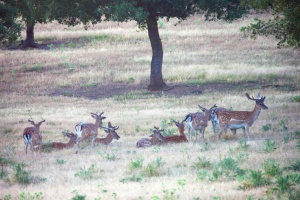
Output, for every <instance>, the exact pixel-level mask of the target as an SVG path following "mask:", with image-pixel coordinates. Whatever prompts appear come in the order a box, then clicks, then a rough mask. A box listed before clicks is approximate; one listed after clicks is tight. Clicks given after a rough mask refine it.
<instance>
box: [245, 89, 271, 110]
mask: <svg viewBox="0 0 300 200" xmlns="http://www.w3.org/2000/svg"><path fill="white" fill-rule="evenodd" d="M245 95H246V97H247V98H248V99H249V100H253V101H255V103H256V105H257V106H258V107H259V108H261V109H263V110H267V109H268V107H267V106H266V105H265V104H264V101H265V99H266V97H261V96H260V94H259V93H258V94H257V98H254V97H253V96H252V97H250V96H249V94H248V93H246V94H245Z"/></svg>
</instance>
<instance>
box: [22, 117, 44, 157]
mask: <svg viewBox="0 0 300 200" xmlns="http://www.w3.org/2000/svg"><path fill="white" fill-rule="evenodd" d="M28 122H30V123H31V124H32V125H33V127H27V128H25V129H24V130H23V139H24V143H25V144H26V150H25V152H26V155H27V148H28V145H30V150H31V153H32V154H33V153H34V147H35V146H38V149H39V151H41V145H42V135H41V133H40V126H41V125H42V123H43V122H45V120H43V121H40V122H39V123H37V124H35V123H34V121H32V120H28Z"/></svg>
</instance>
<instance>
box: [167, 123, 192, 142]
mask: <svg viewBox="0 0 300 200" xmlns="http://www.w3.org/2000/svg"><path fill="white" fill-rule="evenodd" d="M174 123H175V125H176V126H177V128H178V131H179V135H170V136H164V137H165V143H181V142H188V140H187V138H186V136H185V134H184V123H183V122H181V123H180V122H178V121H174Z"/></svg>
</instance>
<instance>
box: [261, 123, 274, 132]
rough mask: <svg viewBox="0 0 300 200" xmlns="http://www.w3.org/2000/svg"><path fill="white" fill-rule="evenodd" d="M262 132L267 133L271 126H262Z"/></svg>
mask: <svg viewBox="0 0 300 200" xmlns="http://www.w3.org/2000/svg"><path fill="white" fill-rule="evenodd" d="M261 129H262V131H264V132H266V131H269V130H271V129H272V125H271V124H266V125H263V126H262V127H261Z"/></svg>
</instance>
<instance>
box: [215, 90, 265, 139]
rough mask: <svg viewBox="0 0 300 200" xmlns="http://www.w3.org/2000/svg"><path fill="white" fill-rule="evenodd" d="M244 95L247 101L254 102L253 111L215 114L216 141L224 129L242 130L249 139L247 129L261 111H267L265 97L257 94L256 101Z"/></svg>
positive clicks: (223, 111) (228, 111)
mask: <svg viewBox="0 0 300 200" xmlns="http://www.w3.org/2000/svg"><path fill="white" fill-rule="evenodd" d="M245 95H246V97H247V98H248V99H249V100H253V101H255V102H256V104H255V107H254V109H253V110H252V111H230V110H227V109H225V110H221V111H219V112H217V117H218V122H219V124H220V130H219V132H218V139H220V137H221V133H222V132H223V130H226V128H230V129H234V132H235V131H236V129H239V128H242V129H243V134H244V135H245V133H246V135H247V137H248V139H249V127H251V126H252V125H253V123H254V122H255V120H256V119H257V118H258V116H259V114H260V112H261V110H262V109H263V110H266V109H268V107H267V106H266V105H265V104H264V101H265V99H266V97H261V96H260V94H259V93H258V95H257V98H256V99H255V98H254V97H253V96H252V98H251V97H250V96H249V94H248V93H246V94H245Z"/></svg>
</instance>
